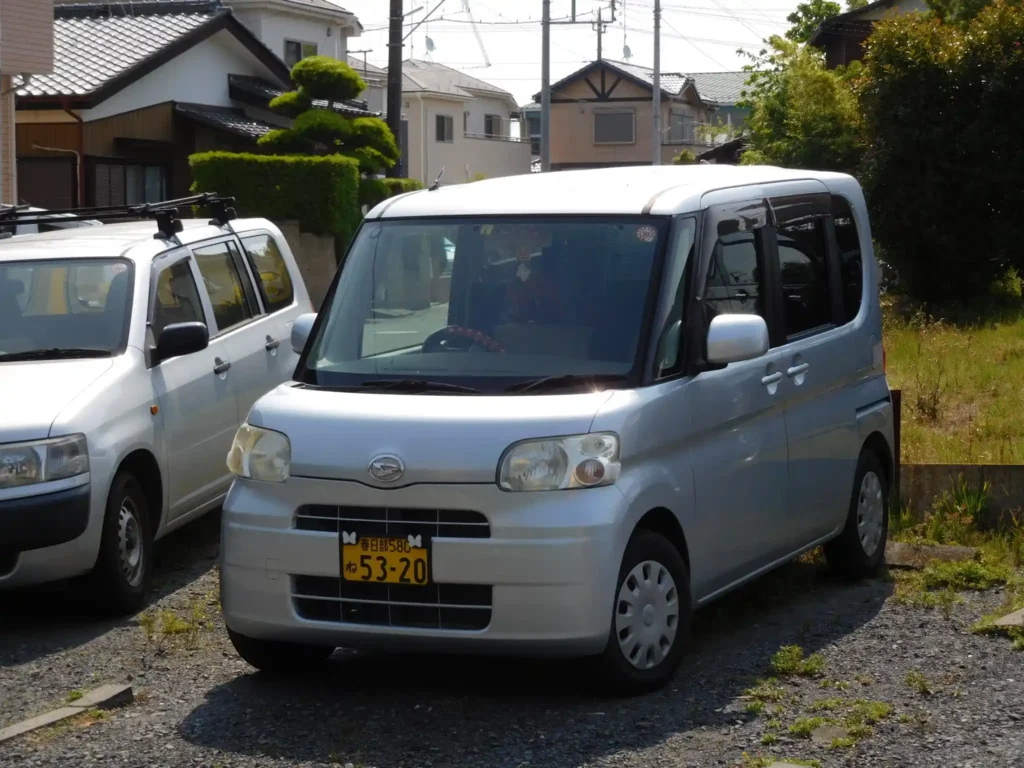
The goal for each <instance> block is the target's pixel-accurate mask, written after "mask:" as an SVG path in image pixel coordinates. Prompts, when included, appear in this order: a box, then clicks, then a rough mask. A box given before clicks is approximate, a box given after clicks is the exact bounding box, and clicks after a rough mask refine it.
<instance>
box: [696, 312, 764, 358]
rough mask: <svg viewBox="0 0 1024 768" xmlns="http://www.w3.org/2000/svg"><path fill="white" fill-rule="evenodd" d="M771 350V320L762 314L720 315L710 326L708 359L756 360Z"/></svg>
mask: <svg viewBox="0 0 1024 768" xmlns="http://www.w3.org/2000/svg"><path fill="white" fill-rule="evenodd" d="M767 351H768V324H767V323H766V322H765V321H764V318H763V317H761V316H760V315H718V316H717V317H715V318H713V319H712V320H711V325H710V327H709V328H708V354H707V359H708V362H709V363H714V364H716V365H723V364H727V363H738V362H740V361H742V360H753V359H754V358H757V357H761V355H763V354H765V353H766V352H767Z"/></svg>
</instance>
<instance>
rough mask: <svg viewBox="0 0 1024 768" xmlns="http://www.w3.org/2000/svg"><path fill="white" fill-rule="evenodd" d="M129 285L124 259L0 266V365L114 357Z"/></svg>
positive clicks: (121, 341)
mask: <svg viewBox="0 0 1024 768" xmlns="http://www.w3.org/2000/svg"><path fill="white" fill-rule="evenodd" d="M132 279H133V270H132V265H131V263H130V262H128V261H126V260H124V259H59V260H53V261H14V262H3V261H0V362H3V361H4V360H5V359H7V360H10V359H12V358H14V359H17V358H18V357H25V356H26V355H34V356H36V357H37V358H38V357H39V356H44V357H45V356H47V355H48V354H50V353H52V356H53V357H60V356H64V357H68V356H82V357H84V356H90V355H99V354H107V355H109V354H112V353H114V352H117V351H120V349H122V348H123V347H124V345H125V342H126V340H127V333H128V314H129V310H130V308H131V296H132ZM69 351H71V353H70V354H69Z"/></svg>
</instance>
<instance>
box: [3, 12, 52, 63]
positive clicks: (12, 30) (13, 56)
mask: <svg viewBox="0 0 1024 768" xmlns="http://www.w3.org/2000/svg"><path fill="white" fill-rule="evenodd" d="M0 71H2V72H3V73H4V74H5V75H16V74H21V73H23V72H29V73H31V74H38V75H42V74H48V73H50V72H52V71H53V0H0Z"/></svg>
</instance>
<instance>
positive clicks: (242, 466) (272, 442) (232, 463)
mask: <svg viewBox="0 0 1024 768" xmlns="http://www.w3.org/2000/svg"><path fill="white" fill-rule="evenodd" d="M291 466H292V444H291V442H290V441H289V440H288V436H287V435H285V434H282V433H281V432H275V431H273V430H272V429H262V428H261V427H254V426H251V425H250V424H243V425H242V426H240V427H239V428H238V432H236V433H235V440H234V442H233V443H232V444H231V450H230V451H228V469H229V470H231V474H233V475H235V476H236V477H244V478H246V479H247V480H262V481H263V482H265V483H283V482H284V481H285V480H287V479H288V474H289V472H290V470H291Z"/></svg>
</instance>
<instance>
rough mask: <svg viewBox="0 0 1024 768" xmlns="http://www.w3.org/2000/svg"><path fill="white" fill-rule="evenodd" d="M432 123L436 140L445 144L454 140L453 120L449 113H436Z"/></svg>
mask: <svg viewBox="0 0 1024 768" xmlns="http://www.w3.org/2000/svg"><path fill="white" fill-rule="evenodd" d="M434 125H435V131H436V132H437V136H436V139H437V141H440V142H444V143H446V144H451V143H452V142H453V141H455V129H454V121H453V119H452V116H451V115H436V116H435V123H434Z"/></svg>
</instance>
